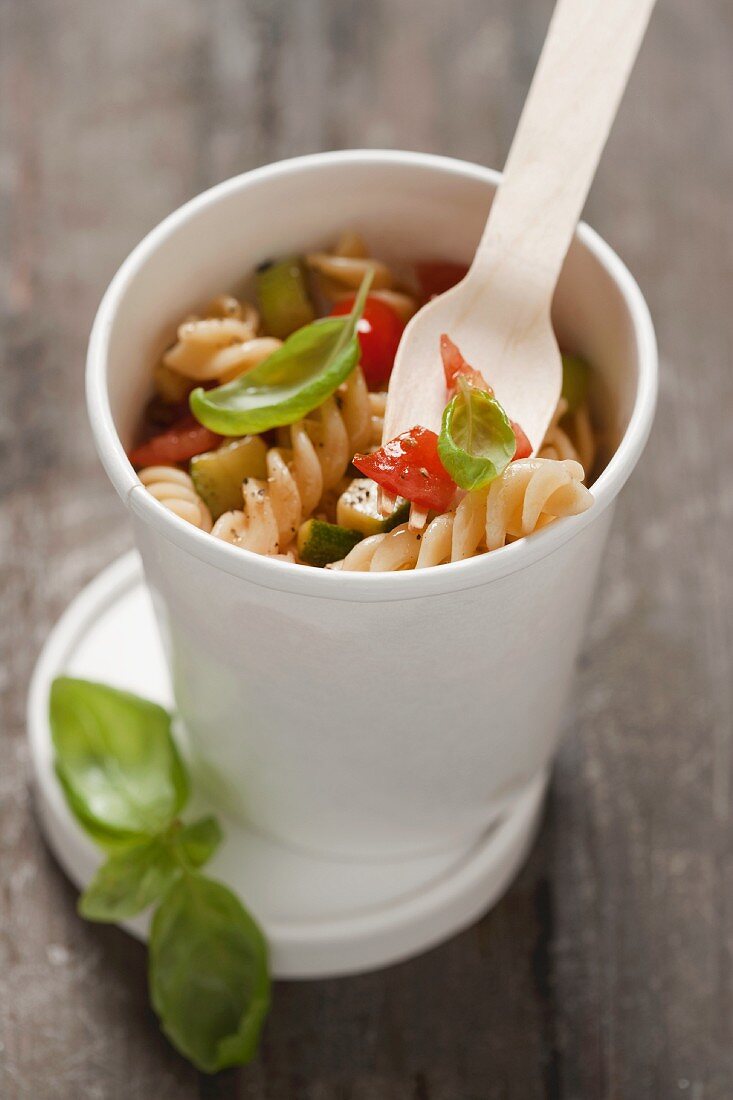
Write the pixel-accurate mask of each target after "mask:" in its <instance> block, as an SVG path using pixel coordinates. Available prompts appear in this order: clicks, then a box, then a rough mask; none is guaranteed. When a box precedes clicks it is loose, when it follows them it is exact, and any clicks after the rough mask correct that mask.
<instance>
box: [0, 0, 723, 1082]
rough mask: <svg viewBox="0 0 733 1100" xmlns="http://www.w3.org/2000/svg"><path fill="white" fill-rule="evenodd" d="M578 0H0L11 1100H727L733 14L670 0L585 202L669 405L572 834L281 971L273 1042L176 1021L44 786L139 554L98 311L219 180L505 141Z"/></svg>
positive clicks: (597, 702)
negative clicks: (112, 438) (654, 349)
mask: <svg viewBox="0 0 733 1100" xmlns="http://www.w3.org/2000/svg"><path fill="white" fill-rule="evenodd" d="M550 7H551V5H550V2H549V0H524V2H523V3H521V4H519V3H516V2H515V0H488V2H487V0H461V2H460V3H458V4H454V5H447V4H445V3H441V2H439V0H209V2H206V3H202V2H199V0H149V2H148V3H145V4H143V3H132V4H129V5H125V6H123V7H121V6H120V5H119V4H112V3H111V2H110V0H66V2H65V3H61V0H22V2H20V0H0V341H1V347H0V385H1V386H2V393H1V395H0V492H1V493H2V507H1V510H0V552H1V555H2V561H1V566H0V567H1V569H2V615H1V616H0V632H1V633H2V646H3V663H2V713H1V715H0V718H1V724H0V737H2V756H1V757H0V851H1V853H2V856H1V868H2V870H1V875H0V1096H2V1097H3V1100H6V1098H7V1100H16V1098H17V1100H26V1098H28V1100H57V1098H58V1100H67V1098H68V1100H77V1098H80V1097H84V1098H93V1100H108V1098H110V1100H117V1098H123V1097H124V1098H125V1100H168V1098H171V1100H172V1098H174V1097H175V1098H176V1100H188V1098H189V1097H191V1098H193V1097H207V1098H220V1100H233V1098H235V1097H238V1098H241V1100H289V1098H297V1100H299V1098H301V1097H302V1098H304V1100H398V1098H399V1100H403V1098H409V1100H535V1098H552V1100H601V1098H602V1100H637V1098H638V1100H646V1098H649V1097H652V1098H655V1100H656V1098H659V1100H673V1098H675V1097H678V1096H679V1097H680V1100H730V1097H731V1096H732V1095H733V1033H732V1032H733V1027H732V1020H733V1004H732V1001H733V985H732V979H731V974H732V966H731V962H732V960H731V948H732V946H733V937H732V936H731V917H732V916H733V866H732V864H731V856H730V851H731V846H732V845H731V842H732V840H733V836H732V829H731V792H730V782H731V759H730V756H731V753H730V739H731V733H732V731H733V689H732V687H731V675H730V672H731V666H732V664H733V639H732V638H731V632H732V631H733V584H732V582H731V572H732V571H731V560H730V546H731V544H732V543H733V489H732V488H731V485H732V484H733V483H732V482H731V478H730V473H729V471H730V470H731V469H733V430H732V429H731V409H733V370H731V351H732V349H733V323H732V321H731V316H732V312H731V291H732V290H733V278H732V276H731V272H732V265H731V257H732V256H733V130H732V129H731V126H730V106H731V66H730V58H731V56H733V8H731V5H730V3H729V0H708V2H707V3H705V4H691V3H690V2H689V0H665V2H664V3H660V4H659V5H658V10H657V12H656V15H655V17H654V20H653V23H652V27H651V29H650V32H649V35H648V37H647V40H646V43H645V44H644V46H643V48H642V52H641V56H640V59H639V62H638V65H637V68H636V71H635V73H634V75H633V77H632V81H631V85H630V88H629V92H628V95H627V97H626V100H625V102H624V104H623V105H622V109H621V113H620V116H619V119H618V122H617V124H616V127H615V129H614V131H613V133H612V136H611V139H610V142H609V146H608V149H607V152H606V155H605V157H604V161H603V164H602V167H601V171H600V173H599V176H598V179H597V181H596V184H595V185H594V188H593V191H592V194H591V198H590V202H589V205H588V209H587V213H588V217H589V220H590V221H591V222H592V223H593V224H594V225H596V226H597V228H598V229H599V230H600V231H601V233H603V234H604V235H605V236H606V237H607V238H608V239H609V241H610V242H611V243H612V244H613V245H614V246H615V247H616V248H617V249H618V250H619V251H620V252H621V254H622V255H623V256H624V258H625V259H626V260H627V261H628V262H629V264H630V266H631V268H632V270H633V271H634V272H635V273H636V274H637V275H638V277H639V280H640V282H641V284H642V287H643V289H644V291H645V292H646V294H647V296H648V299H649V302H650V305H651V308H652V312H653V314H654V317H655V320H656V323H657V327H658V331H659V336H660V343H661V352H662V360H663V375H662V391H661V401H660V409H659V415H658V419H657V424H656V427H655V430H654V433H653V436H652V440H651V443H650V446H649V449H648V451H647V454H646V457H645V459H644V462H643V463H642V465H641V467H640V469H639V471H638V473H637V474H636V475H635V477H634V479H633V482H632V484H631V485H630V486H629V488H628V490H627V491H626V493H625V494H624V498H623V500H622V502H621V505H620V508H619V512H618V519H617V525H616V528H615V532H614V535H613V537H612V541H611V546H610V549H609V553H608V557H607V561H606V565H605V571H604V579H603V585H602V588H601V591H600V592H599V596H598V599H597V603H596V609H595V615H594V618H593V622H592V626H591V630H590V634H589V637H588V641H587V645H586V647H585V651H584V654H583V658H582V662H581V668H580V672H579V682H578V690H577V692H576V695H575V700H574V705H573V708H572V711H571V713H570V714H569V716H568V736H567V740H566V742H565V745H564V748H563V751H562V753H561V755H560V758H559V760H558V764H557V768H556V772H555V777H554V782H553V790H552V797H551V801H550V805H549V809H548V815H547V821H546V826H545V829H544V831H543V834H542V837H541V839H540V842H539V844H538V845H537V847H536V849H535V851H534V853H533V855H532V857H531V859H530V861H529V863H528V865H527V867H526V868H525V870H524V871H523V873H522V874H521V876H520V878H519V880H518V881H517V882H516V883H515V885H514V886H513V887H512V889H511V890H510V892H509V894H508V895H507V897H506V898H505V899H504V900H503V901H502V903H501V904H500V905H499V906H498V907H497V908H496V909H495V910H494V911H493V912H492V913H490V914H489V915H488V916H487V917H486V918H485V919H484V920H483V921H481V922H480V923H479V924H478V925H477V926H476V927H475V928H473V929H471V930H470V931H468V932H466V933H464V934H463V935H462V936H459V937H458V938H456V939H454V940H453V941H452V942H450V943H448V944H445V945H444V946H443V947H441V948H439V949H437V950H435V951H432V952H430V953H429V954H427V955H425V956H423V957H422V958H419V959H416V960H414V961H412V962H409V963H406V964H404V965H402V966H399V967H395V968H392V969H389V970H386V971H384V972H381V973H377V974H371V975H367V976H364V977H361V978H357V979H350V980H341V981H334V982H318V983H309V984H295V983H283V984H282V985H279V986H278V988H277V990H276V1003H275V1009H274V1012H273V1015H272V1020H271V1023H270V1025H269V1027H268V1031H267V1035H266V1039H265V1043H264V1047H263V1051H262V1057H261V1059H260V1061H259V1062H258V1063H257V1064H256V1065H254V1066H252V1067H250V1068H249V1069H247V1070H244V1071H242V1072H240V1073H234V1072H233V1073H229V1074H224V1075H221V1076H220V1077H217V1078H213V1079H206V1078H203V1077H200V1076H199V1075H198V1074H196V1073H195V1072H194V1071H193V1070H192V1069H191V1068H190V1067H189V1066H188V1065H187V1064H186V1063H185V1062H183V1060H182V1059H180V1058H179V1057H178V1056H177V1055H176V1054H175V1053H174V1052H173V1051H172V1050H171V1049H170V1047H169V1046H168V1045H167V1043H166V1042H165V1040H164V1039H163V1038H162V1037H160V1035H159V1033H158V1031H157V1028H156V1025H155V1021H154V1019H153V1017H152V1016H151V1013H150V1011H149V1009H148V1007H147V997H146V992H145V978H144V968H145V959H144V953H143V951H142V949H141V948H140V947H138V946H137V945H136V944H134V943H133V942H132V941H131V940H129V939H128V938H127V937H125V936H124V935H123V934H122V933H119V932H117V931H116V930H114V929H100V928H95V927H91V926H89V925H85V924H84V923H83V922H81V921H80V920H79V919H78V918H77V917H76V915H75V912H74V902H75V897H74V891H73V890H72V889H71V887H70V886H69V885H68V884H67V883H66V881H65V880H64V878H63V876H62V875H61V873H60V872H59V871H58V870H57V869H56V867H55V866H54V864H53V862H52V860H51V859H50V857H49V856H48V854H47V853H46V851H45V849H44V846H43V844H42V842H41V840H40V838H39V834H38V831H37V828H36V825H35V822H34V818H33V810H32V806H31V804H30V800H29V796H28V793H27V786H26V777H27V764H26V750H25V743H24V713H23V711H24V698H25V691H26V687H27V680H28V676H29V673H30V670H31V668H32V664H33V660H34V658H35V656H36V654H37V652H38V649H39V646H40V644H41V643H42V641H43V638H44V636H45V634H46V632H47V631H48V629H49V627H50V625H51V624H52V623H53V621H54V620H55V618H56V617H57V616H58V615H59V613H60V612H61V610H62V609H63V607H64V606H65V605H66V603H67V602H68V600H69V599H70V597H71V596H72V595H74V594H75V593H76V592H77V591H79V589H80V588H81V587H82V586H83V585H84V584H85V583H86V582H87V581H88V580H89V579H91V577H92V576H94V574H95V573H96V572H97V571H98V569H99V568H100V567H101V566H102V565H103V564H105V563H106V562H108V561H110V560H111V559H112V558H113V557H115V556H116V555H117V554H118V553H119V552H121V551H122V550H123V549H125V548H126V547H127V546H128V545H129V541H130V536H129V531H128V527H127V523H126V521H125V518H124V516H123V514H122V510H121V507H120V506H119V505H118V503H117V501H116V498H115V497H114V494H113V492H112V489H111V488H110V487H109V485H108V484H107V482H106V480H105V478H104V475H103V474H102V472H101V470H100V469H99V467H98V464H97V462H96V459H95V457H94V455H93V452H92V444H91V439H90V436H89V432H88V430H87V427H86V421H85V413H84V408H83V402H82V363H83V355H84V347H85V340H86V335H87V332H88V330H89V326H90V322H91V319H92V316H93V313H94V309H95V306H96V303H97V301H98V299H99V297H100V295H101V293H102V291H103V289H104V287H105V285H106V283H107V281H108V280H109V278H110V277H111V275H112V273H113V272H114V270H115V268H116V266H117V265H118V263H119V262H120V260H121V259H122V258H123V257H124V255H125V254H126V252H127V251H128V250H129V248H130V247H131V246H132V245H133V244H134V243H135V242H136V241H137V240H138V239H139V238H140V237H141V236H142V234H143V233H144V232H145V231H146V230H147V229H149V228H150V227H151V226H152V225H153V224H154V223H155V222H156V221H157V220H158V219H159V218H160V217H161V216H163V215H164V214H165V213H166V212H168V211H169V210H170V209H171V208H172V207H174V206H176V205H178V204H179V203H180V202H181V201H183V200H184V199H186V198H187V197H189V196H190V195H192V194H194V193H195V192H196V191H198V190H199V189H201V188H202V187H204V186H207V185H208V184H210V183H213V182H215V181H216V180H219V179H222V178H224V177H225V176H228V175H231V174H233V173H235V172H238V171H241V170H243V169H245V168H249V167H252V166H254V165H257V164H260V163H263V162H266V161H268V160H272V159H276V158H278V157H282V156H290V155H293V154H297V153H302V152H306V151H312V150H316V149H324V148H333V147H343V146H358V145H366V146H370V145H371V146H374V145H386V146H394V147H407V148H417V149H427V150H435V151H440V152H445V153H450V154H455V155H459V156H464V157H467V158H469V159H476V160H479V161H482V162H484V163H488V164H494V165H497V164H500V163H501V162H502V160H503V158H504V156H505V155H506V151H507V148H508V145H509V141H510V139H511V135H512V133H513V129H514V126H515V125H516V121H517V118H518V115H519V109H520V106H521V103H522V99H523V96H524V94H525V92H526V88H527V85H528V82H529V78H530V75H531V72H532V69H533V66H534V62H535V60H536V57H537V54H538V51H539V47H540V44H541V41H542V36H543V34H544V31H545V27H546V25H547V21H548V19H549V14H550Z"/></svg>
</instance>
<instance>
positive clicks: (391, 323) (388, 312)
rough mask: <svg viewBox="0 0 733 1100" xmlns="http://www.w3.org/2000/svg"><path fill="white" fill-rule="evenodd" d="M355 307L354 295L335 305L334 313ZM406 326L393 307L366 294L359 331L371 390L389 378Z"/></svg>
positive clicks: (363, 365)
mask: <svg viewBox="0 0 733 1100" xmlns="http://www.w3.org/2000/svg"><path fill="white" fill-rule="evenodd" d="M353 306H354V299H353V298H344V300H343V301H341V302H337V303H336V305H335V306H334V307H333V309H332V310H331V316H332V317H342V316H343V315H344V314H346V313H351V310H352V308H353ZM404 329H405V326H404V325H403V323H402V321H401V320H400V318H399V317H398V316H397V314H396V313H395V311H394V310H393V309H392V308H391V306H388V305H387V303H386V302H382V301H380V299H379V298H373V297H372V296H371V295H367V300H366V303H365V305H364V312H363V314H362V317H361V320H360V321H359V324H358V326H357V330H356V331H357V334H358V337H359V344H360V345H361V369H362V370H363V371H364V377H365V378H366V383H367V386H368V387H369V389H370V390H376V389H380V388H381V387H382V386H383V385H384V384H385V382H387V381H388V380H389V376H390V374H391V373H392V367H393V366H394V360H395V355H396V354H397V348H398V347H399V343H400V339H401V338H402V333H403V332H404Z"/></svg>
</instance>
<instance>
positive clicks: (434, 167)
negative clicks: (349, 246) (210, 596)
mask: <svg viewBox="0 0 733 1100" xmlns="http://www.w3.org/2000/svg"><path fill="white" fill-rule="evenodd" d="M345 164H355V165H360V166H365V165H379V164H399V165H402V166H408V167H414V168H416V169H420V170H429V171H433V172H436V173H438V172H439V173H446V174H451V175H458V176H464V177H468V178H470V179H474V180H479V181H482V182H486V183H489V184H492V185H494V186H496V184H498V182H499V180H500V178H501V176H500V173H498V172H496V171H494V170H493V169H490V168H485V167H482V166H481V165H477V164H473V163H471V162H469V161H463V160H457V159H454V158H452V157H443V156H436V155H433V154H428V153H416V152H404V151H396V150H378V149H366V150H358V149H356V150H347V151H343V152H330V153H315V154H311V155H309V156H304V157H294V158H292V159H289V160H282V161H277V162H276V163H274V164H269V165H265V166H264V167H261V168H255V169H253V170H252V171H249V172H245V173H243V174H241V175H238V176H234V177H232V178H231V179H228V180H225V181H224V182H223V183H219V184H217V185H216V186H214V187H212V188H210V189H209V190H207V191H204V192H202V193H201V194H199V195H197V196H196V197H195V198H193V199H191V200H190V201H189V202H187V203H185V204H184V205H183V206H180V207H179V208H178V209H177V210H175V211H173V213H171V214H169V215H168V217H166V218H164V219H163V221H161V222H160V223H159V224H158V225H157V226H156V227H155V228H154V229H152V230H151V231H150V232H149V233H148V234H147V236H145V237H144V238H143V240H142V241H141V242H140V244H138V245H137V247H136V248H134V249H133V251H132V252H131V253H130V255H129V256H128V257H127V259H126V260H125V261H124V262H123V263H122V265H121V267H120V268H119V270H118V271H117V273H116V275H115V276H114V278H113V279H112V281H111V283H110V285H109V287H108V289H107V291H106V292H105V294H104V297H103V298H102V301H101V303H100V305H99V309H98V310H97V314H96V317H95V320H94V324H93V326H92V332H91V336H90V341H89V350H88V354H87V368H86V397H87V408H88V412H89V418H90V422H91V426H92V432H93V435H94V440H95V443H96V447H97V451H98V453H99V456H100V458H101V460H102V464H103V465H104V468H105V470H106V471H107V474H108V476H109V478H110V480H111V481H112V484H113V485H114V487H115V489H116V490H117V492H118V493H119V494H120V496H121V497H122V499H123V500H124V501H125V502H126V503H127V505H128V506H129V507H130V508H131V510H132V511H133V513H134V514H135V515H137V516H138V517H139V518H140V519H141V520H143V522H145V523H146V524H148V525H150V526H151V527H153V528H154V529H155V530H156V531H157V532H158V533H159V534H160V535H161V536H162V537H163V538H165V539H167V540H168V541H170V542H172V543H174V544H175V545H176V546H177V547H178V548H179V549H181V550H183V551H185V552H186V553H189V554H191V555H192V556H193V557H195V558H198V559H199V560H201V561H203V562H206V563H208V564H209V565H211V566H212V567H213V568H214V569H217V570H219V571H220V572H223V573H227V574H229V575H231V576H232V577H238V578H241V579H242V580H246V581H249V582H251V583H254V584H257V585H260V586H263V587H265V588H270V589H274V590H278V591H283V592H290V593H294V594H297V595H301V596H310V597H317V598H325V599H334V600H350V601H354V602H359V603H362V602H374V601H376V602H379V601H384V600H390V601H391V600H410V599H421V598H424V597H427V596H437V595H443V594H445V593H449V592H453V591H459V590H462V589H469V588H474V587H479V586H483V585H486V584H490V583H491V582H492V581H495V580H498V579H499V578H501V577H504V576H507V575H508V574H510V573H514V572H517V571H518V570H521V569H525V568H527V567H528V566H529V565H532V564H533V563H534V562H536V561H538V560H540V559H541V558H544V557H547V556H548V555H549V554H552V553H554V552H556V551H557V550H558V549H559V548H560V547H562V546H563V545H564V544H565V543H566V542H568V541H569V540H570V539H572V538H574V537H575V536H576V535H578V534H579V533H580V532H581V531H582V530H583V529H584V528H585V527H586V526H587V525H588V524H589V523H592V522H593V521H594V519H595V518H596V517H597V516H599V515H600V513H601V512H602V511H604V510H605V508H607V507H608V506H609V505H610V504H611V503H612V501H613V500H614V499H615V497H616V495H617V494H618V492H619V491H620V489H621V488H622V486H623V485H624V483H625V482H626V480H627V479H628V477H629V476H630V474H631V472H632V470H633V469H634V467H635V465H636V463H637V461H638V459H639V457H640V455H641V453H642V451H643V449H644V445H645V444H646V441H647V438H648V435H649V431H650V429H651V424H652V420H653V417H654V409H655V405H656V395H657V347H656V338H655V334H654V326H653V324H652V320H651V316H650V314H649V309H648V307H647V304H646V301H645V300H644V296H643V295H642V293H641V290H640V289H639V286H638V284H637V282H636V280H635V279H634V277H633V276H632V274H631V272H630V271H629V270H628V268H627V267H626V265H625V264H624V263H623V262H622V260H621V259H620V258H619V257H618V256H617V255H616V253H615V252H614V251H613V249H612V248H611V247H610V246H609V245H608V244H606V242H605V241H604V240H603V239H602V238H601V237H600V236H599V235H598V234H597V233H596V232H595V231H594V230H593V229H591V228H590V227H589V226H588V225H586V224H585V223H584V222H581V223H580V224H579V226H578V230H577V236H578V238H579V240H580V241H581V242H582V243H583V245H584V246H585V247H586V249H587V250H588V251H589V252H590V253H591V255H593V256H594V258H595V259H596V260H597V261H598V262H599V263H600V264H601V266H602V267H603V268H604V270H605V271H606V273H607V274H609V275H610V276H611V278H612V279H613V281H614V283H615V284H616V287H617V288H618V290H619V291H620V293H621V295H622V297H623V300H624V303H625V306H626V309H627V311H628V315H629V317H630V319H631V322H632V325H633V329H634V333H635V335H636V340H637V344H638V358H639V374H638V384H637V391H636V397H635V401H634V407H633V411H632V414H631V417H630V420H629V423H628V426H627V428H626V431H625V432H624V435H623V438H622V439H621V441H620V443H619V445H618V447H617V448H616V450H615V452H614V454H613V456H612V458H611V459H610V461H609V463H608V465H607V466H606V468H605V470H604V471H603V473H602V474H601V475H600V476H599V478H598V479H597V480H596V481H595V482H594V484H593V496H594V498H595V499H594V504H593V507H592V508H590V509H589V510H588V511H587V512H584V513H582V515H580V516H575V517H572V518H570V519H565V520H563V521H561V522H558V523H555V524H550V525H549V526H548V527H546V528H545V529H543V530H542V531H538V532H537V533H536V534H533V535H532V536H531V537H530V538H526V539H520V540H518V541H517V542H514V543H511V544H510V545H509V546H505V547H503V548H501V549H499V550H493V551H492V552H491V553H489V554H481V555H477V556H476V557H473V558H469V559H467V560H466V561H461V562H451V563H449V564H445V565H440V566H436V567H434V568H431V569H424V570H405V571H402V572H399V573H350V572H349V573H346V572H340V571H338V570H334V571H332V570H326V569H309V568H307V567H305V566H302V565H294V564H292V563H290V562H285V561H278V560H274V559H272V558H267V557H264V556H262V555H259V554H254V553H251V552H250V551H247V550H242V549H240V548H238V547H235V546H232V545H231V544H229V543H226V542H224V541H222V540H220V539H214V538H212V537H211V535H209V534H207V533H206V532H204V531H201V530H199V529H198V528H196V527H194V526H193V525H192V524H189V523H186V522H185V521H184V520H182V519H180V518H179V517H178V516H175V515H174V514H173V513H172V512H170V511H169V510H168V509H167V508H165V507H164V506H163V505H162V504H160V502H159V501H157V500H155V499H154V498H153V497H152V496H151V495H150V494H149V493H148V492H147V491H146V490H145V489H144V487H143V486H142V485H141V483H140V481H139V479H138V477H137V475H136V473H135V471H134V470H133V468H132V466H131V464H130V462H129V460H128V458H127V455H126V454H125V451H124V448H123V446H122V443H121V441H120V438H119V436H118V434H117V430H116V428H115V425H114V421H113V418H112V411H111V408H110V404H109V393H108V388H107V360H108V350H109V339H110V332H111V328H112V323H113V320H114V317H115V313H116V310H117V308H118V305H119V303H120V301H121V299H122V297H123V296H124V294H125V292H126V290H127V288H128V286H129V284H130V283H131V282H132V281H133V280H134V278H135V276H136V275H137V273H138V272H139V270H140V269H141V268H142V267H143V266H144V265H145V263H146V262H147V260H148V259H149V257H150V256H151V255H153V254H154V252H155V251H156V250H157V249H158V248H159V247H160V246H161V244H162V243H163V242H164V241H166V240H167V239H169V238H170V237H171V236H172V235H173V234H175V233H176V232H177V231H178V229H179V227H180V226H181V225H183V224H184V223H186V222H188V221H190V220H191V219H192V218H195V217H196V216H197V215H198V214H199V213H200V212H201V211H203V210H205V209H206V208H208V207H210V206H212V205H215V204H216V203H218V202H220V201H221V200H223V199H225V198H228V197H229V196H230V195H231V194H232V193H234V192H236V191H239V190H242V189H246V188H248V187H250V186H252V185H257V184H261V183H263V182H267V181H268V180H273V179H276V178H278V177H280V176H282V175H288V174H290V173H293V172H298V173H307V172H311V171H319V170H321V169H322V168H324V167H328V166H330V165H345Z"/></svg>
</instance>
